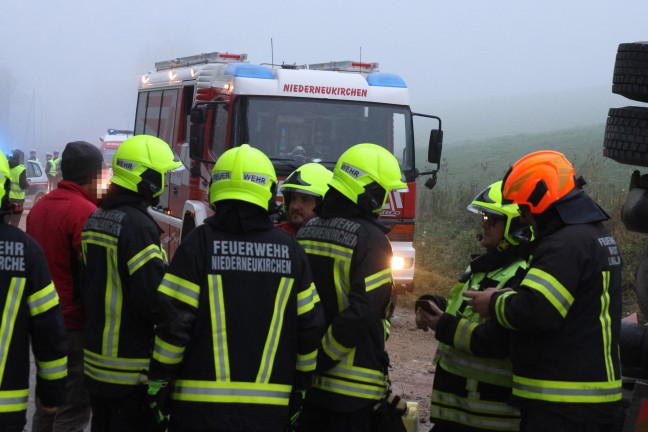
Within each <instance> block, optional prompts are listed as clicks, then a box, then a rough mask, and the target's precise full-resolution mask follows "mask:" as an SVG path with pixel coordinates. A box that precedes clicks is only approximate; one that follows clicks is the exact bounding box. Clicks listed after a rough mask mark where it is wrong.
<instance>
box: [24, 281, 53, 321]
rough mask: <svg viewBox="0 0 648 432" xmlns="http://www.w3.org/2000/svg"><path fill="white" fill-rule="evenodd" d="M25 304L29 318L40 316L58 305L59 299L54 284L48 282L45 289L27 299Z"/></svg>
mask: <svg viewBox="0 0 648 432" xmlns="http://www.w3.org/2000/svg"><path fill="white" fill-rule="evenodd" d="M27 304H28V305H29V315H30V316H36V315H39V314H42V313H43V312H47V311H48V310H50V309H52V308H53V307H54V306H56V305H58V304H59V298H58V294H57V293H56V289H54V283H52V282H50V283H49V285H47V286H46V287H45V288H43V289H41V290H39V291H36V292H35V293H34V294H32V295H30V296H29V297H27Z"/></svg>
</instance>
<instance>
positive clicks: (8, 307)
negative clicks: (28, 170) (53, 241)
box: [0, 222, 68, 414]
mask: <svg viewBox="0 0 648 432" xmlns="http://www.w3.org/2000/svg"><path fill="white" fill-rule="evenodd" d="M0 309H1V310H2V322H1V323H0V413H3V414H4V413H7V414H8V413H16V412H20V411H25V410H26V409H27V399H28V392H29V374H30V373H29V363H30V360H29V345H30V339H31V347H32V351H33V353H34V359H35V362H36V396H37V397H38V398H39V399H40V401H41V402H42V404H43V405H45V406H49V407H54V406H62V405H63V404H64V403H65V382H66V377H67V349H68V347H67V335H66V332H65V326H64V325H63V315H62V313H61V307H60V306H59V300H58V296H57V294H56V290H55V289H54V284H53V283H52V279H51V278H50V275H49V271H48V269H47V262H46V261H45V255H44V254H43V251H42V250H41V248H40V246H39V245H38V243H36V242H35V241H34V240H33V239H32V238H31V237H29V236H28V235H26V234H25V233H24V232H22V231H21V230H19V229H18V228H16V227H12V226H10V225H8V224H6V223H3V222H0Z"/></svg>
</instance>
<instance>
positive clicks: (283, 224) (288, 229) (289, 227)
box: [275, 221, 299, 236]
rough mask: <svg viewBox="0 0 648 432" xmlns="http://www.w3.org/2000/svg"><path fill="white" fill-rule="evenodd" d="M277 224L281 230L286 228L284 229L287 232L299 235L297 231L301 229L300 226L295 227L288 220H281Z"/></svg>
mask: <svg viewBox="0 0 648 432" xmlns="http://www.w3.org/2000/svg"><path fill="white" fill-rule="evenodd" d="M275 226H276V227H277V228H279V229H280V230H284V231H286V232H287V233H290V234H292V235H294V236H296V235H297V231H299V229H298V228H295V227H294V226H293V225H292V224H291V223H290V222H288V221H285V222H280V223H278V224H276V225H275Z"/></svg>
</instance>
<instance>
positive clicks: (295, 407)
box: [286, 390, 306, 431]
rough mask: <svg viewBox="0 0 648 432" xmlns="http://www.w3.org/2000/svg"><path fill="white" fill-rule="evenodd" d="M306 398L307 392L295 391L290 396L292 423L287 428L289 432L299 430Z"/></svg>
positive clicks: (289, 406)
mask: <svg viewBox="0 0 648 432" xmlns="http://www.w3.org/2000/svg"><path fill="white" fill-rule="evenodd" d="M305 398H306V390H293V391H292V393H291V394H290V400H289V401H288V412H289V416H290V421H289V423H288V426H287V428H286V430H287V431H295V430H297V422H298V421H299V415H300V414H301V410H302V407H303V406H304V399H305Z"/></svg>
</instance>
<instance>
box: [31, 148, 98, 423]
mask: <svg viewBox="0 0 648 432" xmlns="http://www.w3.org/2000/svg"><path fill="white" fill-rule="evenodd" d="M102 166H103V159H102V157H101V152H100V151H99V149H98V148H97V147H95V146H93V145H92V144H90V143H87V142H85V141H75V142H71V143H69V144H68V145H67V146H66V147H65V149H64V150H63V158H62V162H61V170H62V174H63V180H62V181H61V182H59V184H58V187H57V188H56V189H54V190H53V191H52V192H50V193H48V194H47V195H45V196H44V197H43V198H42V199H41V200H40V201H38V202H37V203H36V205H34V207H33V208H32V209H31V211H30V212H29V213H28V214H27V233H28V234H29V235H31V236H32V237H34V239H35V240H36V241H37V242H38V243H39V244H40V245H41V247H42V248H43V251H44V252H45V257H46V258H47V263H48V265H49V268H50V270H51V272H52V279H53V280H54V286H55V287H56V291H57V293H58V295H59V298H60V301H61V307H62V308H63V319H64V321H65V328H66V329H67V336H68V344H69V351H68V384H67V401H66V404H65V406H64V407H62V408H61V409H59V411H58V412H57V413H56V414H51V413H48V412H46V411H45V410H43V408H42V405H41V404H40V402H39V401H38V400H37V401H36V402H37V403H36V412H35V413H34V419H33V421H32V432H41V431H43V432H46V431H58V430H62V428H67V430H78V431H80V430H83V429H84V428H85V427H86V425H87V424H88V422H89V420H90V397H89V395H88V391H87V389H86V387H85V386H84V384H83V327H84V321H85V316H84V311H83V301H82V299H81V280H80V277H81V273H80V271H81V231H82V230H83V225H84V224H85V222H86V219H88V216H90V214H91V213H92V212H94V211H95V210H96V209H97V198H98V194H99V191H100V188H99V186H98V185H99V184H100V180H101V179H100V177H101V169H102Z"/></svg>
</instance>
